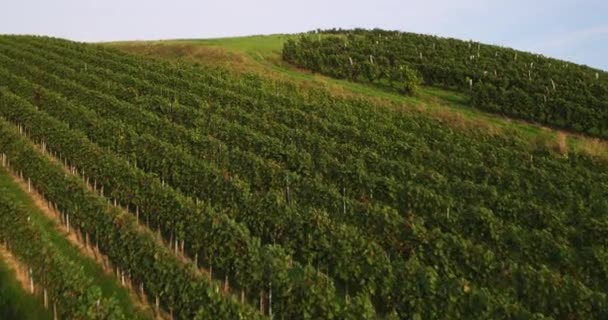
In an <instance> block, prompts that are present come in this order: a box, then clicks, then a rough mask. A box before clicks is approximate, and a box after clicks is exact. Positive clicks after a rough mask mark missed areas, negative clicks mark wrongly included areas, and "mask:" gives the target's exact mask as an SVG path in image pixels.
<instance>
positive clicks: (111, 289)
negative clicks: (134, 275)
mask: <svg viewBox="0 0 608 320" xmlns="http://www.w3.org/2000/svg"><path fill="white" fill-rule="evenodd" d="M0 187H5V188H6V190H8V192H10V193H11V194H12V195H13V196H14V197H15V199H16V200H17V201H18V202H19V203H20V204H21V205H23V207H24V208H26V210H28V212H30V217H31V219H32V221H33V222H34V223H36V224H37V226H38V227H39V228H40V230H41V231H42V233H43V237H45V238H46V239H47V241H50V242H51V243H52V244H53V245H54V246H55V247H57V248H58V249H60V250H61V252H62V253H63V254H64V255H65V256H66V257H68V258H70V259H71V260H72V261H74V262H76V263H77V264H78V265H81V266H83V268H84V272H85V273H86V274H87V275H88V276H90V277H91V278H92V279H93V281H94V284H95V285H97V286H98V287H99V288H100V289H101V290H102V292H103V295H104V296H110V295H114V296H115V297H116V298H117V300H118V303H119V304H120V307H121V308H122V309H123V310H124V311H125V315H126V316H127V318H128V319H146V318H151V316H150V315H149V313H146V312H143V311H142V310H139V309H136V308H135V307H134V304H133V303H132V300H133V298H132V297H131V295H130V294H129V291H128V290H127V289H126V288H123V287H121V286H120V285H119V284H118V282H117V280H115V278H114V277H113V275H111V274H108V273H107V272H105V271H104V270H103V268H102V266H100V265H99V264H97V263H96V262H95V260H94V259H93V258H91V257H87V256H85V255H83V253H82V248H78V247H76V246H75V245H74V242H73V241H70V240H68V237H69V236H71V237H75V236H74V233H71V234H70V235H68V234H67V233H66V232H65V231H64V230H62V227H61V226H59V225H58V224H57V223H56V221H54V220H53V219H51V218H50V217H49V216H48V214H46V213H44V211H45V210H48V208H47V206H46V205H45V204H43V203H42V202H41V200H40V199H37V198H36V197H35V196H33V192H32V193H31V194H28V192H27V185H25V184H24V183H23V182H21V183H20V182H19V181H17V180H16V178H15V177H13V176H12V175H11V174H9V173H8V172H7V171H6V170H5V169H3V168H2V169H0Z"/></svg>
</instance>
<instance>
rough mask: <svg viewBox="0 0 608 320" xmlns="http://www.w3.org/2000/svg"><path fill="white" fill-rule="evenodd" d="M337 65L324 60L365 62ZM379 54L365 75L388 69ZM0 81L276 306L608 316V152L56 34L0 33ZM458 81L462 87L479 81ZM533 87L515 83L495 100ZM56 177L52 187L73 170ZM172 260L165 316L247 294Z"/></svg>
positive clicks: (38, 135)
mask: <svg viewBox="0 0 608 320" xmlns="http://www.w3.org/2000/svg"><path fill="white" fill-rule="evenodd" d="M321 39H323V38H321ZM310 41H318V40H314V39H311V40H310ZM286 48H288V47H286ZM287 51H289V50H287ZM287 54H288V55H289V54H292V55H293V54H297V52H296V51H294V52H291V53H289V52H288V53H287ZM363 58H366V59H368V60H367V61H369V56H367V57H362V59H361V61H364V59H363ZM323 59H324V58H322V56H318V55H316V56H314V57H313V58H311V61H310V63H311V65H312V66H317V67H320V68H323V66H325V68H327V66H336V65H345V66H349V65H350V61H349V60H348V59H346V60H345V59H343V58H340V57H333V58H332V59H329V60H327V61H329V62H328V64H327V65H325V64H324V63H325V62H323V61H324V60H323ZM520 59H521V57H520ZM373 61H374V63H373V64H372V63H371V62H370V65H369V66H368V67H370V66H372V65H373V66H378V65H382V64H386V63H389V64H390V59H388V58H386V59H384V58H382V55H374V58H373ZM387 61H388V62H387ZM428 67H429V68H430V67H431V66H428ZM332 68H333V67H332ZM332 70H334V69H332ZM335 70H340V69H339V68H337V69H335ZM344 70H346V69H344ZM363 71H364V70H363V69H355V68H353V69H352V70H351V71H350V73H345V72H344V73H343V77H353V78H363V77H365V75H364V73H363ZM436 71H437V74H439V72H440V71H441V70H440V69H437V70H436ZM321 72H324V71H322V70H321ZM367 72H368V75H371V77H372V78H374V77H378V78H385V77H394V78H396V79H399V77H401V76H404V77H405V75H399V74H393V75H392V76H391V75H389V74H388V71H387V70H386V69H382V68H379V69H373V68H370V69H369V70H368V71H367ZM421 74H422V75H424V73H421ZM0 75H1V77H2V79H7V81H6V82H5V83H3V85H4V86H5V87H4V88H3V89H1V90H0V114H1V115H2V116H3V117H5V118H7V119H9V120H10V121H12V122H14V123H18V124H20V125H21V126H22V127H23V128H24V130H25V132H26V133H27V135H28V137H29V139H30V140H33V141H44V142H45V143H46V145H47V148H48V149H49V150H51V151H52V152H54V153H56V154H59V155H60V156H61V157H62V158H63V159H65V160H64V161H66V162H67V163H68V164H69V165H71V166H75V167H76V168H77V170H78V171H79V172H81V173H82V174H83V175H84V176H86V177H87V178H89V179H90V180H95V182H96V183H97V185H98V186H103V187H104V194H105V195H106V196H107V197H108V198H111V199H117V201H118V202H119V203H120V204H121V205H122V206H123V207H127V208H129V209H130V211H131V213H133V211H134V209H133V208H138V209H139V212H140V216H139V220H140V221H141V222H142V223H143V224H145V225H147V226H149V227H150V228H151V229H153V230H160V234H161V235H162V237H163V238H164V239H165V240H166V241H167V242H170V243H173V244H175V239H176V238H177V239H179V240H180V241H178V242H181V240H184V246H185V248H184V251H185V253H186V254H187V255H188V256H189V257H191V258H192V257H194V256H197V257H198V258H199V259H198V261H199V263H200V264H201V265H203V266H205V267H206V268H208V269H211V268H212V269H213V275H214V277H217V278H220V279H223V278H224V276H228V278H229V281H230V285H231V287H233V288H234V287H236V289H237V290H238V289H244V290H245V292H246V297H245V300H246V304H245V305H248V304H251V305H253V306H254V307H256V308H257V307H258V306H259V304H260V302H261V305H262V309H264V312H265V313H266V314H267V313H268V310H272V313H273V316H274V317H275V318H285V319H301V318H358V317H360V318H373V317H379V318H390V319H394V318H416V319H435V318H445V317H450V318H461V319H471V318H499V319H500V318H504V319H512V318H521V319H526V318H539V319H540V318H543V317H546V318H602V317H605V315H606V314H605V311H604V310H606V308H605V305H606V288H605V286H602V285H601V284H602V283H606V281H608V274H607V273H606V260H605V259H604V258H605V251H606V250H605V249H604V248H603V247H604V246H605V245H606V241H605V239H607V237H606V234H607V233H606V232H607V230H608V229H606V217H607V214H608V213H606V212H605V210H604V209H605V208H606V204H605V201H603V199H606V198H608V194H607V193H606V192H607V191H606V190H608V185H607V184H606V183H607V181H608V166H607V165H606V164H605V163H604V162H601V161H599V160H597V159H593V158H590V157H586V156H581V155H578V154H571V155H569V156H568V157H564V156H562V155H556V154H553V153H551V151H550V150H549V149H546V148H545V149H539V150H531V149H530V148H529V147H528V145H527V144H525V143H522V142H521V141H520V137H517V136H515V137H510V136H492V135H488V134H485V133H483V132H480V131H477V130H470V131H463V130H455V129H453V128H452V127H449V126H446V125H445V124H444V123H442V122H441V121H437V120H433V119H429V118H427V117H425V116H423V115H420V114H418V113H416V112H407V111H399V112H394V111H392V110H389V109H388V108H380V107H378V106H377V105H375V104H372V103H370V102H368V101H365V100H360V99H353V98H336V97H333V96H332V95H331V94H329V93H328V92H326V91H323V90H316V89H315V90H308V89H303V88H301V87H298V86H296V85H294V84H293V83H290V82H281V81H277V80H276V79H267V78H263V77H260V76H256V75H250V74H232V73H229V72H226V71H223V70H212V69H200V68H197V67H194V66H189V65H183V64H180V65H173V64H170V63H161V62H157V61H151V60H145V59H141V58H138V57H135V56H130V55H125V54H121V53H118V52H116V51H113V50H108V49H103V48H98V47H95V46H88V45H79V44H74V43H71V42H68V41H63V40H58V39H48V38H41V39H38V38H29V37H2V38H0ZM449 75H450V76H449V77H445V78H443V79H444V80H445V81H446V83H448V82H449V83H452V84H454V85H456V84H458V83H459V81H461V82H462V81H465V80H466V77H467V76H468V75H467V74H465V73H463V74H454V73H449ZM470 78H471V79H474V78H473V77H470ZM374 81H376V82H377V84H379V85H381V84H382V83H380V82H381V81H388V80H386V79H385V80H374ZM424 81H425V82H427V81H429V80H428V78H424ZM466 87H467V90H468V91H471V88H470V87H469V84H466ZM478 87H479V88H488V90H490V91H488V92H486V93H484V94H479V97H480V98H482V99H485V100H486V101H488V102H489V103H491V104H492V101H493V100H492V99H493V96H494V94H495V92H494V91H498V90H503V89H496V87H492V86H491V85H490V84H486V83H485V82H483V83H482V82H479V81H477V82H474V84H473V89H472V91H471V94H475V91H476V90H478V89H477V88H478ZM491 88H492V89H491ZM492 90H494V91H492ZM501 92H502V91H501ZM522 92H523V93H524V94H522ZM500 95H501V96H502V93H501V94H500ZM530 99H535V100H530ZM538 99H539V97H537V96H534V97H532V98H530V97H529V96H528V95H526V94H525V90H523V89H521V90H512V91H509V92H508V93H505V94H504V97H503V100H501V101H500V104H498V103H496V104H492V105H493V107H494V108H496V109H497V110H498V109H500V107H499V106H500V105H502V104H503V103H510V104H512V105H514V106H515V105H519V104H521V103H530V101H538ZM540 99H542V97H540ZM564 101H565V100H564ZM565 105H567V103H565ZM541 111H542V109H541V110H540V111H538V112H539V114H540V113H541ZM518 112H522V109H518ZM547 117H550V116H549V115H547ZM21 143H22V144H27V143H26V142H21ZM0 146H1V145H0ZM13 158H14V155H13ZM33 167H36V166H33ZM25 168H26V167H24V170H25ZM31 170H33V169H31ZM51 178H53V179H52V180H49V182H48V186H49V188H51V189H52V188H53V186H57V185H59V184H58V182H57V181H61V179H59V178H60V177H58V176H53V177H51ZM43 181H46V180H43ZM62 186H63V187H64V189H65V185H62ZM71 197H73V195H71V196H70V197H68V196H67V195H65V197H62V198H60V199H59V200H61V201H59V200H58V201H57V202H58V203H63V204H64V206H68V205H70V204H71V203H72V201H73V200H71ZM95 199H97V198H91V199H89V200H82V199H81V200H82V201H79V202H78V206H82V207H84V208H87V204H88V203H89V202H95V201H97V200H95ZM99 200H100V201H101V202H104V200H107V199H105V198H103V197H100V199H99ZM104 204H105V202H104ZM71 208H72V209H74V207H71ZM85 212H89V211H85ZM84 217H85V216H83V224H82V225H84V226H86V227H88V228H93V229H92V230H97V229H99V230H103V231H104V233H103V234H104V235H105V236H106V237H108V239H112V241H111V243H112V245H111V246H110V247H109V248H108V250H109V249H112V250H110V251H111V252H114V254H112V255H111V259H113V260H116V261H119V262H120V263H121V265H122V266H123V268H124V269H125V270H129V271H131V272H134V270H136V268H137V267H138V266H142V265H145V266H147V265H152V266H155V264H152V263H151V262H153V261H156V260H155V258H154V259H153V258H151V257H152V256H149V254H151V253H152V252H154V250H153V249H149V252H148V251H146V252H148V253H146V254H145V255H144V254H143V253H142V256H139V255H136V256H132V255H129V254H128V253H129V252H131V251H133V252H136V253H137V252H139V250H140V249H138V248H157V247H155V246H152V244H150V243H148V242H145V241H143V240H142V242H135V240H133V241H134V242H133V243H131V242H130V241H124V240H120V241H119V239H117V238H114V237H112V234H113V233H112V232H110V231H114V230H118V231H119V232H121V234H124V236H125V237H126V236H127V235H128V233H124V232H126V231H124V229H122V228H121V226H122V225H123V224H122V223H123V222H125V221H126V225H127V226H129V225H131V222H130V221H132V220H133V219H134V218H132V217H131V216H130V215H127V214H124V213H123V214H121V215H112V217H114V218H113V219H112V220H111V221H105V220H90V221H89V220H86V221H85V220H84ZM86 217H89V216H86ZM90 217H91V219H92V217H93V215H91V216H90ZM96 219H100V218H96ZM115 221H117V222H120V223H114V222H115ZM125 228H126V227H125ZM126 230H129V229H128V228H127V229H126ZM120 239H122V238H120ZM126 239H131V238H126ZM133 239H136V238H133ZM120 243H126V244H128V245H129V248H130V249H131V251H128V250H126V249H119V247H118V245H119V244H120ZM114 246H116V247H117V248H116V249H113V248H114ZM159 250H160V249H159ZM161 252H163V254H162V255H161V256H160V257H161V258H162V259H160V261H162V264H161V263H160V262H159V266H158V268H160V269H156V268H155V267H150V269H145V270H141V273H138V277H141V278H138V280H143V281H144V282H145V284H146V290H148V291H149V292H150V294H159V295H160V296H161V301H162V305H163V307H164V308H167V309H168V308H171V307H172V308H173V310H174V311H176V312H180V314H179V315H180V316H187V317H189V318H194V317H199V318H205V317H214V316H216V315H217V317H220V318H221V317H228V316H227V315H226V314H225V313H223V312H224V311H226V310H227V311H228V312H233V311H231V310H234V309H235V308H238V307H237V306H241V304H229V303H226V304H219V302H217V303H216V302H215V301H216V300H213V299H215V298H207V297H215V295H213V292H211V293H209V292H208V291H207V290H212V289H205V288H208V286H207V285H205V283H204V282H201V283H200V285H199V284H196V285H194V284H193V285H192V286H194V287H195V289H188V288H190V287H189V285H186V284H185V283H199V282H193V281H190V280H183V279H189V278H188V277H190V276H189V275H188V273H186V272H185V271H183V270H181V269H180V267H179V264H172V262H171V261H173V260H172V259H171V257H172V255H171V254H169V253H166V252H164V251H161ZM166 261H169V262H166ZM165 262H166V263H167V264H165ZM173 269H176V270H177V269H180V270H181V271H180V272H178V271H172V272H170V271H168V270H173ZM148 274H150V275H148ZM157 279H163V280H164V279H166V281H163V282H162V283H160V282H159V281H158V280H157ZM155 280H156V281H155ZM562 284H563V285H562ZM197 286H198V287H197ZM175 292H180V294H179V295H178V294H177V293H175ZM271 292H272V299H270V293H271ZM260 297H261V298H260ZM343 297H344V298H343ZM209 299H210V300H209ZM259 299H261V301H260V300H259ZM194 300H196V302H192V303H191V304H190V303H188V302H189V301H194ZM270 300H272V302H271V301H270ZM194 305H196V306H199V307H200V306H204V307H203V308H202V309H197V308H194V307H193V306H194ZM243 308H245V307H243ZM245 310H248V309H247V308H245ZM256 314H257V313H256Z"/></svg>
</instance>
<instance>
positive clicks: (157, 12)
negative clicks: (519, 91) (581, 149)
mask: <svg viewBox="0 0 608 320" xmlns="http://www.w3.org/2000/svg"><path fill="white" fill-rule="evenodd" d="M0 8H1V10H0V33H4V34H38V35H49V36H55V37H61V38H67V39H71V40H77V41H86V42H98V41H116V40H155V39H174V38H216V37H228V36H242V35H253V34H274V33H297V32H304V31H309V30H314V29H317V28H321V29H325V28H334V27H336V28H339V27H341V28H354V27H362V28H376V27H378V28H383V29H391V30H401V31H410V32H417V33H424V34H433V35H438V36H445V37H454V38H459V39H464V40H469V39H471V40H475V41H481V42H485V43H491V44H498V45H503V46H507V47H512V48H516V49H521V50H525V51H532V52H536V53H542V54H544V55H546V56H551V57H556V58H560V59H565V60H568V61H574V62H577V63H582V64H586V65H589V66H592V67H596V68H600V69H603V70H608V0H570V1H564V0H527V1H523V0H510V1H509V0H494V1H492V0H487V1H482V0H462V1H456V0H454V1H452V0H425V1H409V0H401V1H397V0H376V1H369V0H368V1H360V0H350V1H349V0H300V1H290V0H282V1H281V0H257V1H246V0H238V1H237V0H223V1H205V0H199V1H195V0H171V1H167V0H165V1H161V0H147V1H141V0H131V1H130V0H103V1H92V0H53V1H50V0H18V1H9V0H5V3H4V4H2V6H0Z"/></svg>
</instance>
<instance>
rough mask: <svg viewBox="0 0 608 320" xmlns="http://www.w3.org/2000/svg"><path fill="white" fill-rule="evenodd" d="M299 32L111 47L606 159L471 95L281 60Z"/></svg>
mask: <svg viewBox="0 0 608 320" xmlns="http://www.w3.org/2000/svg"><path fill="white" fill-rule="evenodd" d="M296 36H297V35H269V36H249V37H238V38H222V39H181V40H163V41H139V42H113V43H107V44H105V45H108V46H112V47H115V48H118V49H121V50H125V51H128V52H132V53H137V54H142V55H145V56H151V57H160V58H168V59H181V60H186V61H190V62H194V63H198V64H202V65H206V66H218V65H219V66H224V67H228V68H231V69H233V70H237V71H246V72H257V73H262V74H265V75H267V76H271V77H277V78H280V79H291V80H296V81H299V82H301V83H304V84H307V85H312V86H315V85H322V86H325V87H329V88H330V89H331V90H332V91H333V92H336V93H337V94H360V95H364V96H367V97H371V98H374V99H379V100H385V101H390V102H391V103H393V104H397V105H399V106H400V107H404V108H416V109H417V110H419V111H422V112H426V113H428V114H430V115H431V116H433V117H439V118H441V119H444V120H446V122H447V123H450V124H453V125H455V126H469V125H473V126H478V127H481V128H484V129H486V130H488V131H490V132H494V133H496V132H503V133H508V134H518V135H520V136H522V137H524V138H525V139H527V140H528V141H530V144H532V145H535V144H539V143H540V144H545V145H549V146H550V147H552V148H554V149H556V150H557V151H559V152H562V153H565V152H573V151H574V152H585V153H589V154H592V155H596V156H600V157H603V158H608V143H606V142H605V141H600V140H598V139H594V138H588V137H584V136H581V135H578V134H572V133H568V132H563V131H558V130H554V129H551V128H548V127H543V126H540V125H537V124H533V123H528V122H525V121H519V120H513V119H509V118H506V117H503V116H500V115H494V114H490V113H486V112H483V111H479V110H476V109H473V108H470V107H468V106H467V105H466V102H467V97H465V96H464V95H461V94H459V93H455V92H450V91H446V90H442V89H438V88H433V87H424V88H422V89H421V90H420V93H419V94H418V96H417V97H415V98H414V97H406V96H403V95H400V94H398V93H397V92H394V91H391V90H388V89H383V88H378V87H375V86H371V85H366V84H358V83H352V82H349V81H346V80H338V79H333V78H329V77H325V76H321V75H318V74H313V73H310V72H307V71H303V70H299V69H297V68H294V67H293V66H291V65H288V64H286V63H284V62H283V61H282V59H281V49H282V46H283V43H284V42H285V41H286V40H287V39H289V38H290V37H296Z"/></svg>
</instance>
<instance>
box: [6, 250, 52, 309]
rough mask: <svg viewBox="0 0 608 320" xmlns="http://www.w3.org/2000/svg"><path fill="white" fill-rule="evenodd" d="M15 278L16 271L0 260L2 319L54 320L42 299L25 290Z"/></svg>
mask: <svg viewBox="0 0 608 320" xmlns="http://www.w3.org/2000/svg"><path fill="white" fill-rule="evenodd" d="M15 277H16V275H15V270H12V269H11V268H9V266H8V265H6V263H4V261H2V259H0V319H24V320H30V319H31V320H34V319H52V318H53V314H52V312H51V310H45V309H44V306H43V301H42V299H40V298H37V297H35V296H33V295H31V294H29V293H27V292H26V291H25V290H23V288H22V287H21V285H20V284H19V282H18V281H17V279H16V278H15Z"/></svg>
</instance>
